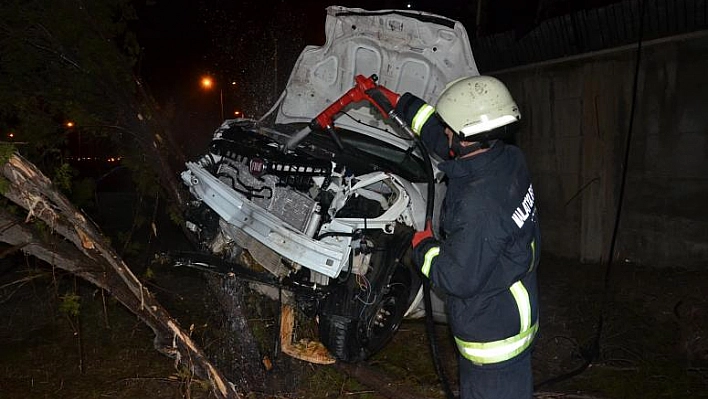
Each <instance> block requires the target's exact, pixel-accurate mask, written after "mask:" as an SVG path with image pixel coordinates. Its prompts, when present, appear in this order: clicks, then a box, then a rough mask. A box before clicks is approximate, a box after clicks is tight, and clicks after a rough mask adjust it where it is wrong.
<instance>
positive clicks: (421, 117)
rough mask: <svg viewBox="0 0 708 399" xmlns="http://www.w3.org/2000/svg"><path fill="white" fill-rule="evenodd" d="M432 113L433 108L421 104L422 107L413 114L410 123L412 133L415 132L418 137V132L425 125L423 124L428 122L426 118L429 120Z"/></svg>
mask: <svg viewBox="0 0 708 399" xmlns="http://www.w3.org/2000/svg"><path fill="white" fill-rule="evenodd" d="M434 112H435V108H433V107H432V106H431V105H429V104H423V106H422V107H420V109H419V110H418V112H416V113H415V116H414V117H413V121H412V122H411V129H413V132H415V134H417V135H420V130H421V129H422V128H423V125H425V122H427V121H428V118H430V115H432V114H433V113H434Z"/></svg>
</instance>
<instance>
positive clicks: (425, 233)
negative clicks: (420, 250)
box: [411, 222, 435, 249]
mask: <svg viewBox="0 0 708 399" xmlns="http://www.w3.org/2000/svg"><path fill="white" fill-rule="evenodd" d="M431 238H432V239H434V238H435V236H434V235H433V226H432V225H431V224H430V222H428V223H426V225H425V229H424V230H422V231H416V232H415V234H413V239H412V240H411V245H412V246H413V249H416V248H417V247H418V246H419V245H420V244H421V243H422V242H423V241H425V240H428V239H431Z"/></svg>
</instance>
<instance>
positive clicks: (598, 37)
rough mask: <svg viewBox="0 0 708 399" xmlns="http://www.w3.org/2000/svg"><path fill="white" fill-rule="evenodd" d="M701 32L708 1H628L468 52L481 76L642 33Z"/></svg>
mask: <svg viewBox="0 0 708 399" xmlns="http://www.w3.org/2000/svg"><path fill="white" fill-rule="evenodd" d="M642 3H643V4H642ZM642 6H643V7H644V10H643V11H642ZM642 14H643V18H644V20H643V22H644V23H643V25H642V24H641V23H640V22H641V18H642ZM640 29H641V32H640ZM705 29H708V0H626V1H622V2H620V3H615V4H612V5H609V6H606V7H602V8H597V9H592V10H582V11H577V12H574V13H572V14H568V15H564V16H560V17H555V18H552V19H548V20H545V21H543V22H542V23H540V24H539V25H538V26H536V27H535V28H534V29H533V30H532V31H530V32H529V33H528V34H526V35H524V36H522V37H517V34H516V33H515V32H505V33H501V34H496V35H492V36H487V37H481V38H478V39H475V40H473V41H472V50H473V51H474V54H475V60H476V61H477V67H478V68H479V70H480V71H481V72H483V73H484V72H490V71H497V70H501V69H506V68H511V67H515V66H520V65H527V64H532V63H535V62H540V61H546V60H551V59H555V58H562V57H567V56H573V55H578V54H583V53H587V52H591V51H598V50H604V49H609V48H613V47H619V46H622V45H627V44H631V43H636V42H637V41H638V40H639V38H640V33H641V38H642V40H651V39H657V38H661V37H668V36H674V35H678V34H683V33H689V32H695V31H700V30H705Z"/></svg>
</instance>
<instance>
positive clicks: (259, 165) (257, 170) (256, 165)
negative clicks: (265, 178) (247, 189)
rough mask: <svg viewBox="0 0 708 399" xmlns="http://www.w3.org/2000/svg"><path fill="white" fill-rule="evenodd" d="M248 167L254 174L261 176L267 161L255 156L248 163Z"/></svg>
mask: <svg viewBox="0 0 708 399" xmlns="http://www.w3.org/2000/svg"><path fill="white" fill-rule="evenodd" d="M248 169H249V171H250V172H251V174H252V175H253V176H255V177H259V176H260V175H262V174H263V171H264V170H265V162H263V160H262V159H260V158H253V159H251V162H249V164H248Z"/></svg>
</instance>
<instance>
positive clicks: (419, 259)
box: [411, 223, 440, 276]
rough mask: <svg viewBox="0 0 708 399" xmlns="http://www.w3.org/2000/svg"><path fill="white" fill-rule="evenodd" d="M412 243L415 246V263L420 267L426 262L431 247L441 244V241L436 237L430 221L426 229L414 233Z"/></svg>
mask: <svg viewBox="0 0 708 399" xmlns="http://www.w3.org/2000/svg"><path fill="white" fill-rule="evenodd" d="M411 245H412V246H413V263H414V264H415V266H416V267H417V268H418V269H420V268H421V267H422V266H423V264H424V263H425V255H426V254H427V253H428V251H429V250H430V249H431V248H433V247H437V246H439V245H440V242H439V241H438V240H436V239H435V236H434V235H433V228H432V226H431V225H430V223H428V224H427V225H426V227H425V230H423V231H418V232H416V233H415V234H414V235H413V239H412V240H411ZM424 274H425V275H426V276H427V273H425V272H424Z"/></svg>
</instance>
